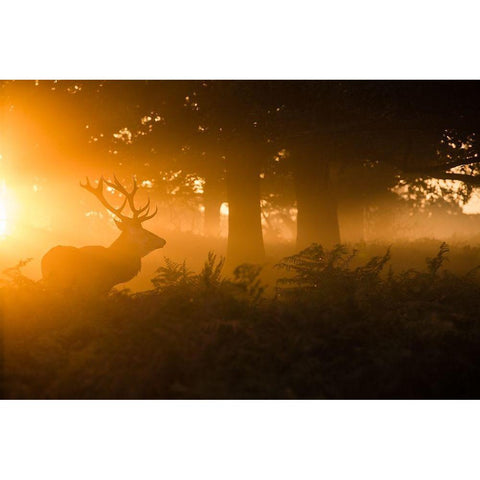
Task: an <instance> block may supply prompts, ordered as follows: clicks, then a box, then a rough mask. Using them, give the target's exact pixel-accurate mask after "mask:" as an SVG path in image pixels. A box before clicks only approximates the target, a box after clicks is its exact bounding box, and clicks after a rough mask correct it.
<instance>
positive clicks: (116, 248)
mask: <svg viewBox="0 0 480 480" xmlns="http://www.w3.org/2000/svg"><path fill="white" fill-rule="evenodd" d="M103 182H104V180H103V178H102V179H100V182H99V185H98V187H97V188H94V187H92V186H91V185H90V183H89V182H88V179H87V184H86V185H82V187H84V188H86V189H87V190H89V191H90V192H92V193H94V194H95V195H96V196H97V198H99V199H100V201H101V202H102V204H103V205H105V206H106V207H107V208H108V209H109V210H110V211H111V212H112V213H114V214H115V215H116V216H117V217H118V218H119V219H120V221H115V222H116V224H117V226H118V228H119V229H120V230H121V232H122V233H121V234H120V236H119V237H118V238H117V240H115V241H114V242H113V243H112V245H111V246H110V247H102V246H96V245H95V246H86V247H80V248H77V247H71V246H63V245H58V246H56V247H54V248H52V249H51V250H49V251H48V252H47V253H46V254H45V256H44V257H43V258H42V265H41V266H42V276H43V281H44V283H45V284H46V285H47V286H49V287H53V288H55V289H61V290H70V291H76V292H84V293H86V292H90V293H107V292H108V291H109V290H110V289H111V288H112V287H113V286H115V285H117V284H119V283H124V282H127V281H129V280H131V279H132V278H133V277H135V276H136V275H137V274H138V273H139V271H140V269H141V259H142V257H144V256H145V255H147V254H148V253H150V252H152V251H153V250H156V249H158V248H162V247H163V246H164V245H165V243H166V241H165V240H164V239H163V238H160V237H159V236H157V235H155V234H154V233H152V232H149V231H148V230H145V229H144V228H143V227H142V225H141V223H142V222H144V221H145V220H148V219H149V218H152V217H153V216H154V215H155V214H156V211H155V212H154V213H153V215H148V206H149V202H148V203H147V205H146V206H145V207H144V208H141V209H136V208H135V206H134V203H133V196H134V195H135V192H136V190H137V185H136V182H134V188H133V190H132V192H127V191H126V190H125V189H124V188H123V187H122V186H121V185H120V183H119V182H118V180H117V179H115V183H110V182H106V181H105V183H107V184H108V185H110V186H112V187H113V188H115V189H116V190H118V191H119V192H120V193H122V194H123V195H124V196H125V201H124V203H123V205H122V207H120V208H118V209H115V208H114V207H112V206H111V205H110V204H108V202H106V200H105V199H104V197H103ZM127 201H128V202H129V205H130V209H131V210H132V212H133V218H130V217H126V216H125V215H124V214H123V213H121V212H122V210H123V208H124V207H125V204H126V202H127ZM145 210H147V213H146V214H144V215H141V213H142V212H144V211H145Z"/></svg>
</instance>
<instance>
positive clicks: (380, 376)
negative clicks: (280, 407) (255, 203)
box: [0, 244, 480, 398]
mask: <svg viewBox="0 0 480 480" xmlns="http://www.w3.org/2000/svg"><path fill="white" fill-rule="evenodd" d="M448 255H449V249H448V246H447V245H446V244H442V245H441V246H440V248H439V250H438V252H437V253H436V255H434V256H432V257H427V258H426V260H425V267H424V269H423V270H420V269H406V270H401V271H398V272H396V271H394V269H393V268H392V267H391V265H390V260H391V253H390V249H387V250H386V251H385V252H384V254H383V255H379V256H374V257H372V258H370V259H367V260H365V261H364V262H363V263H362V264H360V265H358V261H357V260H358V258H357V252H356V251H355V250H349V249H347V248H346V247H344V246H337V247H335V248H334V249H332V250H325V249H323V248H322V247H321V246H320V245H315V244H314V245H311V246H310V247H308V248H307V249H305V250H303V251H301V252H299V253H298V254H296V255H293V256H290V257H286V258H284V259H283V260H281V261H280V262H279V263H278V264H277V265H276V266H275V269H274V271H275V272H276V275H277V280H276V285H275V288H274V289H269V288H268V287H267V285H266V283H265V282H264V280H263V278H264V276H263V275H264V272H263V271H262V268H261V267H260V266H258V265H252V264H243V265H240V266H238V267H237V268H236V269H235V270H234V272H233V275H232V276H228V275H225V273H224V259H223V258H219V257H217V256H216V255H215V254H214V253H213V252H211V253H209V254H208V257H207V259H206V261H205V263H204V266H203V268H202V269H201V271H200V272H198V273H195V272H193V271H191V270H190V269H189V268H188V266H187V265H186V263H185V262H183V263H176V262H174V261H172V260H170V259H165V264H164V265H163V266H161V267H159V268H158V269H157V271H156V273H155V276H154V278H152V289H151V290H149V291H146V292H141V293H136V294H132V293H130V292H129V291H126V290H121V291H112V292H111V293H110V294H109V295H108V296H106V297H97V298H95V299H93V298H89V299H86V298H74V297H60V296H59V295H58V294H55V293H54V292H48V291H45V290H44V289H43V287H42V285H41V283H40V282H37V283H36V282H32V281H31V280H29V279H28V278H26V277H25V276H24V275H22V273H21V269H22V267H23V266H24V265H25V262H23V263H22V262H20V263H19V264H18V265H17V266H16V267H14V268H12V269H9V270H8V271H5V272H4V279H3V281H2V283H1V285H0V295H1V298H0V300H1V301H2V305H3V308H2V313H3V317H4V318H3V337H4V338H3V345H4V366H3V385H4V391H3V394H4V396H5V397H7V398H478V397H479V396H480V382H479V380H478V379H479V378H480V365H479V363H478V358H479V353H480V328H479V325H480V324H479V321H478V312H479V311H480V281H479V276H478V268H472V269H471V271H470V272H468V273H466V274H454V273H452V272H450V271H449V270H447V269H446V268H445V266H446V261H447V260H448ZM354 264H355V265H356V266H354ZM472 267H474V265H472Z"/></svg>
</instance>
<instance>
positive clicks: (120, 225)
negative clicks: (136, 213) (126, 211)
mask: <svg viewBox="0 0 480 480" xmlns="http://www.w3.org/2000/svg"><path fill="white" fill-rule="evenodd" d="M114 222H115V225H116V226H117V227H118V228H119V229H120V230H122V232H123V230H124V228H125V225H124V224H123V222H119V221H118V220H114Z"/></svg>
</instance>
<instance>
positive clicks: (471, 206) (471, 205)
mask: <svg viewBox="0 0 480 480" xmlns="http://www.w3.org/2000/svg"><path fill="white" fill-rule="evenodd" d="M462 211H463V213H465V214H466V215H478V214H479V213H480V195H479V194H478V193H477V192H475V193H474V194H473V195H472V197H471V198H470V200H469V201H468V202H467V203H466V204H465V205H464V206H463V209H462Z"/></svg>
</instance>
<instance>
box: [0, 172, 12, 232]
mask: <svg viewBox="0 0 480 480" xmlns="http://www.w3.org/2000/svg"><path fill="white" fill-rule="evenodd" d="M11 203H12V202H11V198H10V197H9V195H8V191H7V186H6V184H5V180H0V239H4V238H6V236H7V235H8V234H9V233H10V230H11V223H10V220H11V213H12V211H11V210H12V209H11Z"/></svg>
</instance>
